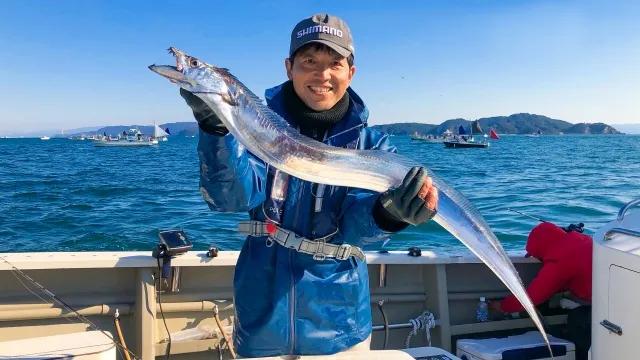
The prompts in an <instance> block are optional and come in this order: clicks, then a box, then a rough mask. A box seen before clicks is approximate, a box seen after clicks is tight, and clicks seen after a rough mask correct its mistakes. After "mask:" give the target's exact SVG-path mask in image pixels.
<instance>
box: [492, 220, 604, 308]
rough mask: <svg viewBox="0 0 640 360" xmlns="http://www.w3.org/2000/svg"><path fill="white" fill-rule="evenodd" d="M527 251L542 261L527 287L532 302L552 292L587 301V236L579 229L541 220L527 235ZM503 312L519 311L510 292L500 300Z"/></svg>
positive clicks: (589, 269)
mask: <svg viewBox="0 0 640 360" xmlns="http://www.w3.org/2000/svg"><path fill="white" fill-rule="evenodd" d="M526 249H527V254H529V255H531V256H534V257H536V258H537V259H538V260H540V261H542V268H541V269H540V272H538V275H536V277H535V279H533V281H531V283H530V284H529V286H528V287H527V293H528V294H529V297H531V301H533V304H534V305H539V304H541V303H543V302H545V301H547V300H549V298H551V296H553V294H555V293H558V292H562V291H567V290H568V291H570V292H571V294H572V295H573V296H575V297H577V298H578V299H580V300H582V301H584V302H587V303H591V260H592V257H591V256H592V255H591V252H592V250H593V241H592V240H591V237H589V236H587V235H584V234H581V233H579V232H575V231H570V232H568V233H567V232H565V231H564V230H562V229H561V228H560V227H558V226H556V225H554V224H552V223H548V222H545V223H542V224H540V225H538V226H536V227H535V228H533V230H531V233H530V234H529V239H528V240H527V247H526ZM500 305H501V306H502V310H503V311H504V312H518V311H523V310H524V308H523V307H522V305H520V302H518V300H516V298H515V297H514V296H513V295H509V296H507V297H506V298H505V299H504V300H502V302H501V303H500Z"/></svg>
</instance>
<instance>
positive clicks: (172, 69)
mask: <svg viewBox="0 0 640 360" xmlns="http://www.w3.org/2000/svg"><path fill="white" fill-rule="evenodd" d="M149 70H151V71H153V72H154V73H156V74H158V75H162V76H164V77H166V78H167V79H169V80H170V81H172V82H178V83H184V84H190V82H189V81H188V80H187V78H186V77H185V76H184V74H183V73H182V71H179V70H178V68H177V67H176V66H171V65H155V64H154V65H149Z"/></svg>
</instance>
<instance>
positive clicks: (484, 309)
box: [476, 296, 489, 322]
mask: <svg viewBox="0 0 640 360" xmlns="http://www.w3.org/2000/svg"><path fill="white" fill-rule="evenodd" d="M476 321H477V322H485V321H489V304H487V301H486V299H485V297H484V296H482V297H481V298H480V302H479V303H478V309H476Z"/></svg>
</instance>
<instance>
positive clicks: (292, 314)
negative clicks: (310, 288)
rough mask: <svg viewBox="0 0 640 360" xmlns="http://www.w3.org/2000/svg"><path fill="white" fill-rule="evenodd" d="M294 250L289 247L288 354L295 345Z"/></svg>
mask: <svg viewBox="0 0 640 360" xmlns="http://www.w3.org/2000/svg"><path fill="white" fill-rule="evenodd" d="M293 252H294V250H291V249H289V275H290V278H289V279H290V281H291V286H290V289H289V327H290V329H291V330H290V331H291V336H290V341H291V344H290V345H289V355H293V354H294V350H295V347H296V324H295V311H296V286H295V283H294V276H293V256H294V254H293Z"/></svg>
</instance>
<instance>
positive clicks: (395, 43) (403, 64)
mask: <svg viewBox="0 0 640 360" xmlns="http://www.w3.org/2000/svg"><path fill="white" fill-rule="evenodd" d="M316 12H328V13H331V14H334V15H338V16H340V17H342V18H343V19H345V20H346V21H347V23H348V24H349V26H350V28H351V31H352V33H353V36H354V43H355V48H356V54H355V64H356V74H355V77H354V80H353V82H352V87H353V89H354V90H355V91H356V92H358V93H359V95H360V96H361V97H362V98H363V99H364V101H365V103H366V104H367V106H368V107H369V110H370V118H369V123H370V124H374V125H375V124H383V123H393V122H423V123H432V124H439V123H440V122H442V121H444V120H447V119H452V118H460V117H462V118H466V119H476V118H481V117H488V116H498V115H509V114H513V113H521V112H528V113H535V114H541V115H546V116H549V117H552V118H555V119H561V120H566V121H569V122H571V123H579V122H605V123H608V124H623V123H626V124H640V106H639V105H638V104H639V103H640V101H638V99H639V97H640V21H638V19H640V2H637V1H596V2H589V1H517V0H514V1H491V0H486V1H480V0H476V1H448V0H443V1H439V0H432V1H415V2H414V1H374V0H368V1H335V2H331V3H329V2H327V1H299V0H297V1H277V2H276V1H273V2H269V1H244V0H234V1H211V0H209V1H197V0H190V1H116V0H109V1H99V0H93V1H80V0H76V1H66V0H57V1H44V0H37V1H34V0H5V1H3V2H2V12H0V19H1V21H0V49H1V50H0V54H1V55H0V79H1V80H0V84H1V85H0V135H1V134H3V133H17V132H28V131H36V130H43V129H59V130H63V129H71V128H79V127H86V126H102V125H129V124H141V125H144V124H152V123H153V122H154V121H155V122H157V123H158V124H161V123H166V122H174V121H192V120H193V118H192V114H191V113H190V111H189V108H188V107H187V106H186V104H185V103H184V101H183V100H182V98H181V97H180V96H179V95H178V89H177V87H175V86H174V85H172V84H170V83H169V82H168V81H166V80H165V79H163V78H161V77H160V76H158V75H156V74H153V73H152V72H151V71H149V70H148V69H147V66H148V65H150V64H153V63H156V64H171V63H172V62H173V59H172V57H171V56H170V55H169V54H167V51H166V49H167V48H168V47H169V46H175V47H177V48H180V49H183V50H185V51H186V52H188V53H190V54H192V55H194V56H197V57H199V58H201V59H203V60H204V61H206V62H208V63H211V64H214V65H216V66H220V67H226V68H229V69H230V70H231V72H232V73H234V74H235V75H236V76H237V77H238V78H239V79H240V80H241V81H243V82H244V83H245V84H246V85H247V86H248V87H249V88H250V89H252V90H253V91H254V92H255V93H256V94H259V95H262V94H263V92H264V90H265V89H266V88H269V87H272V86H275V85H277V84H279V83H281V82H283V81H285V80H286V74H285V70H284V59H285V57H286V56H287V54H288V48H289V40H290V33H291V29H292V28H293V26H294V25H295V24H296V23H297V22H298V21H299V20H301V19H303V18H305V17H309V16H310V15H312V14H314V13H316Z"/></svg>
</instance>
